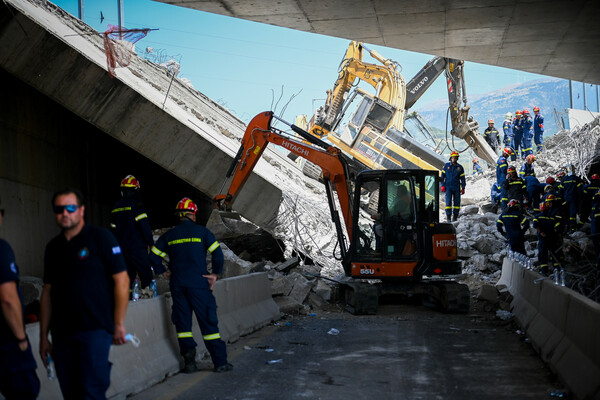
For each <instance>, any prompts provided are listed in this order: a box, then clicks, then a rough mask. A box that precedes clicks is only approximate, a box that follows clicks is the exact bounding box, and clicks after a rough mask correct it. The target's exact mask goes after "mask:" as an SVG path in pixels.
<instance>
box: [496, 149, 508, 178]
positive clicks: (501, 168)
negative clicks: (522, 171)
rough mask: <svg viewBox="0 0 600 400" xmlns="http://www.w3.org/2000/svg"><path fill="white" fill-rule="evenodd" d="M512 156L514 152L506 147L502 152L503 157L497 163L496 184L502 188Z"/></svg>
mask: <svg viewBox="0 0 600 400" xmlns="http://www.w3.org/2000/svg"><path fill="white" fill-rule="evenodd" d="M511 154H512V150H511V149H510V148H509V147H505V148H504V150H502V155H501V156H500V158H498V161H496V183H497V184H498V185H499V186H500V187H502V185H503V184H504V181H505V180H506V174H507V171H508V157H509V156H510V155H511Z"/></svg>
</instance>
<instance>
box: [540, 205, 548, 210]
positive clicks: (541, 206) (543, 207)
mask: <svg viewBox="0 0 600 400" xmlns="http://www.w3.org/2000/svg"><path fill="white" fill-rule="evenodd" d="M547 209H548V206H547V205H546V203H540V211H546V210H547Z"/></svg>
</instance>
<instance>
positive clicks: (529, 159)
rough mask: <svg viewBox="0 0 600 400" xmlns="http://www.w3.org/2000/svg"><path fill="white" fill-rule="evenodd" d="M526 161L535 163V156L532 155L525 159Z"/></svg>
mask: <svg viewBox="0 0 600 400" xmlns="http://www.w3.org/2000/svg"><path fill="white" fill-rule="evenodd" d="M525 160H526V161H531V162H534V161H535V156H534V155H533V154H530V155H528V156H527V157H525Z"/></svg>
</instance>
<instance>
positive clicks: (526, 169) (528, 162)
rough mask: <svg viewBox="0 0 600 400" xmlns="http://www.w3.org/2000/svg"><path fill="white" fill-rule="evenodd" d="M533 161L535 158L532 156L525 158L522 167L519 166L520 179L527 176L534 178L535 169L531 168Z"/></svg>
mask: <svg viewBox="0 0 600 400" xmlns="http://www.w3.org/2000/svg"><path fill="white" fill-rule="evenodd" d="M534 161H535V156H534V155H533V154H530V155H528V156H527V157H525V162H524V163H523V166H521V170H520V171H519V176H521V178H525V177H526V176H527V175H532V176H535V168H534V166H533V162H534Z"/></svg>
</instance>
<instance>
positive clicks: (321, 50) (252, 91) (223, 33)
mask: <svg viewBox="0 0 600 400" xmlns="http://www.w3.org/2000/svg"><path fill="white" fill-rule="evenodd" d="M123 2H124V26H125V27H126V28H130V29H131V28H152V29H158V30H154V31H150V32H149V34H148V36H147V37H146V38H144V39H142V40H141V41H139V42H138V44H137V45H136V49H137V52H138V55H140V56H145V50H146V48H147V47H152V48H153V49H154V52H153V54H152V55H150V57H157V58H155V60H156V59H158V60H162V61H168V59H170V58H172V59H174V60H176V61H178V62H180V64H181V71H180V73H179V77H180V78H187V79H189V80H190V81H191V82H192V84H193V86H194V87H195V88H196V89H197V90H198V91H200V92H202V93H203V94H205V95H207V96H208V97H210V98H212V99H213V100H215V101H217V102H218V103H220V104H221V105H223V106H225V107H226V108H228V109H229V110H230V111H232V112H233V113H234V114H235V115H237V116H238V117H239V118H240V119H242V120H243V121H244V122H248V121H249V120H250V119H252V117H254V116H255V115H256V114H258V113H260V112H262V111H269V110H273V111H275V113H276V115H279V116H281V117H283V118H284V119H285V120H287V121H289V122H294V120H295V117H296V115H300V114H307V115H308V116H309V118H310V116H312V114H313V113H314V109H315V108H317V107H318V106H320V105H322V104H323V103H324V98H325V96H326V95H325V92H326V90H327V89H330V88H332V87H333V84H334V82H335V80H336V78H337V70H338V66H339V64H340V61H341V59H342V57H343V55H344V54H345V52H346V49H347V48H348V44H349V43H350V40H347V39H340V38H334V37H328V36H323V35H317V34H313V33H307V32H301V31H295V30H292V29H287V28H280V27H276V26H272V25H266V24H259V23H256V22H250V21H245V20H240V19H235V18H231V17H225V16H221V15H217V14H210V13H206V12H202V11H196V10H192V9H188V8H183V7H177V6H173V5H169V4H164V3H157V2H154V1H151V0H123ZM54 3H55V4H57V5H58V6H59V7H61V8H63V9H64V10H66V11H67V12H69V13H71V14H73V15H75V16H77V15H78V6H77V0H56V1H54ZM100 12H102V14H103V15H104V21H102V22H101V19H100ZM83 20H84V21H85V22H86V23H87V24H88V25H90V26H92V27H93V28H94V29H96V30H97V31H99V32H104V31H105V30H106V29H107V26H108V24H113V25H117V24H118V13H117V0H85V3H84V18H83ZM366 46H368V47H369V48H370V49H373V50H377V51H378V52H379V53H380V54H381V55H383V56H384V57H386V58H390V59H393V60H395V61H397V62H399V63H400V65H401V66H402V75H403V76H404V78H405V80H406V81H409V80H410V79H411V78H412V77H413V76H414V75H415V74H416V73H417V72H418V71H419V70H420V69H421V68H422V67H423V66H424V65H425V64H426V63H427V61H429V60H430V59H431V58H432V57H433V56H431V55H427V54H420V53H415V52H410V51H403V50H397V49H392V48H386V47H381V46H375V45H369V44H368V43H367V44H366ZM364 60H365V61H367V62H374V60H372V59H371V58H370V56H366V57H365V59H364ZM117 74H118V70H117ZM540 78H543V76H542V75H536V74H532V73H527V72H522V71H516V70H511V69H506V68H500V67H492V66H486V65H482V64H477V63H472V62H467V63H466V64H465V81H466V85H467V90H466V91H467V95H470V94H481V93H487V92H490V91H493V90H497V89H500V88H503V87H505V86H508V85H511V84H515V83H523V82H527V81H531V80H535V79H540ZM580 86H581V84H579V85H578V87H577V88H576V91H577V90H581V89H580V88H579V87H580ZM587 95H588V101H593V102H594V107H595V89H594V90H593V91H590V92H587ZM574 97H576V98H577V93H575V96H574ZM446 98H447V96H446V89H445V82H444V79H442V78H440V79H438V80H437V81H436V82H435V83H434V85H433V86H432V87H431V88H430V89H429V90H428V91H427V92H425V94H424V95H423V97H422V98H421V99H420V100H419V101H418V102H417V103H416V104H415V106H414V107H413V109H418V108H419V106H422V105H424V104H427V103H429V102H431V101H434V100H438V99H446ZM579 98H580V99H582V96H581V95H579ZM590 98H593V99H592V100H590ZM576 101H577V100H576ZM580 102H581V103H582V102H583V100H581V101H580Z"/></svg>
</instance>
